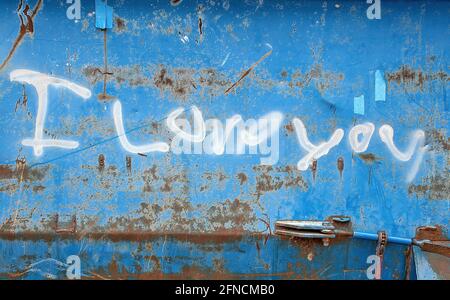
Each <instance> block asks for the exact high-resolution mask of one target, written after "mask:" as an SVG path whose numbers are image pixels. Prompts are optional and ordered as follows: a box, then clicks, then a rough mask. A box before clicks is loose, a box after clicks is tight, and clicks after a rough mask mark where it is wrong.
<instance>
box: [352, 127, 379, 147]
mask: <svg viewBox="0 0 450 300" xmlns="http://www.w3.org/2000/svg"><path fill="white" fill-rule="evenodd" d="M374 131H375V125H373V123H370V122H368V123H364V124H359V125H356V126H354V127H352V129H350V133H349V135H348V140H349V142H350V146H351V147H352V150H353V151H355V152H356V153H361V152H364V151H366V150H367V148H368V147H369V143H370V139H371V138H372V135H373V132H374ZM360 135H362V136H363V138H362V140H359V136H360Z"/></svg>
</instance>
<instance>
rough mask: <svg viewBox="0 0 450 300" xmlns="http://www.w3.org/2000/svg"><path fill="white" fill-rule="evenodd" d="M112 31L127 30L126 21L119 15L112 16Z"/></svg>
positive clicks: (121, 31)
mask: <svg viewBox="0 0 450 300" xmlns="http://www.w3.org/2000/svg"><path fill="white" fill-rule="evenodd" d="M113 30H114V32H116V33H119V34H120V33H123V32H125V31H127V21H126V20H125V19H122V18H120V17H114V29H113Z"/></svg>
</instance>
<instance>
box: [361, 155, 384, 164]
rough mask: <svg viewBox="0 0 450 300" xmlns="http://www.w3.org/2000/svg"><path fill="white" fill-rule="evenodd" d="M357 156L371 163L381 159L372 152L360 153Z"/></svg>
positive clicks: (366, 162)
mask: <svg viewBox="0 0 450 300" xmlns="http://www.w3.org/2000/svg"><path fill="white" fill-rule="evenodd" d="M358 157H359V158H361V159H362V161H363V162H364V163H365V164H368V165H371V164H374V163H376V162H378V161H380V160H381V158H379V157H377V156H375V154H373V153H360V154H358Z"/></svg>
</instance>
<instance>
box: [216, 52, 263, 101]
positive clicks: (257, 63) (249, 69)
mask: <svg viewBox="0 0 450 300" xmlns="http://www.w3.org/2000/svg"><path fill="white" fill-rule="evenodd" d="M270 54H272V50H270V51H268V52H267V53H266V54H264V55H263V56H261V58H260V59H258V61H257V62H255V63H254V64H253V65H251V66H250V68H248V69H247V70H246V71H244V72H243V73H242V75H241V76H240V77H239V79H238V80H237V81H236V82H235V83H233V84H232V85H231V86H230V87H229V88H228V89H227V90H226V91H225V95H228V93H230V91H232V90H233V89H234V88H235V87H236V86H238V85H239V83H240V82H241V81H242V80H243V79H244V78H245V77H247V75H248V74H250V72H251V71H252V70H253V69H254V68H255V67H256V66H257V65H259V64H260V63H261V62H262V61H263V60H264V59H266V58H267V57H268V56H269V55H270Z"/></svg>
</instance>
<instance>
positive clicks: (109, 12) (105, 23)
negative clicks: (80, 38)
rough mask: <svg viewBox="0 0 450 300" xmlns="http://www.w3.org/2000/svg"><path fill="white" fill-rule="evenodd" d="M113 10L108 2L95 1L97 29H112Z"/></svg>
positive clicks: (102, 0) (103, 0) (104, 0)
mask: <svg viewBox="0 0 450 300" xmlns="http://www.w3.org/2000/svg"><path fill="white" fill-rule="evenodd" d="M112 19H113V9H112V7H111V6H108V5H107V1H106V0H95V27H97V28H100V29H106V28H112Z"/></svg>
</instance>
